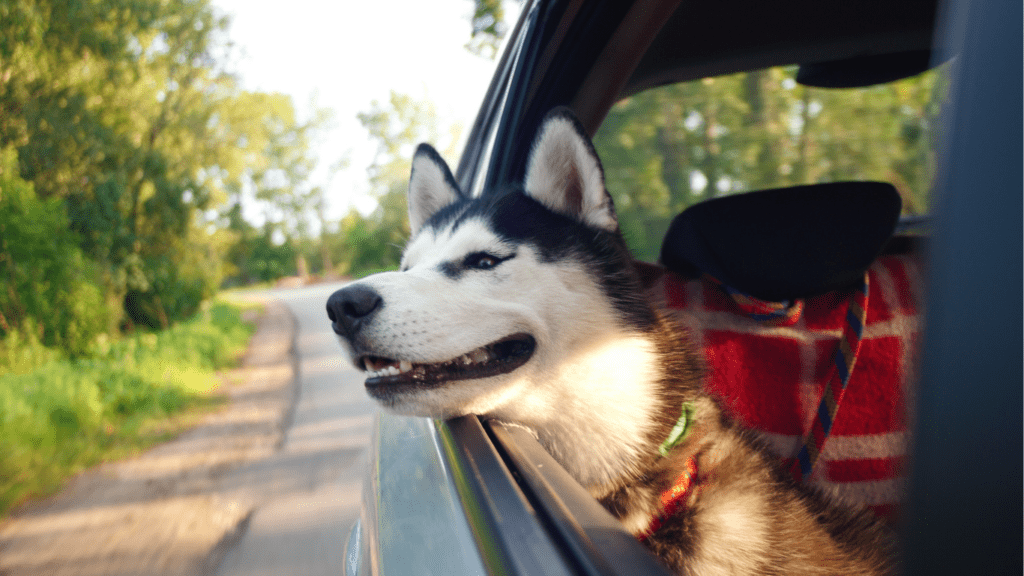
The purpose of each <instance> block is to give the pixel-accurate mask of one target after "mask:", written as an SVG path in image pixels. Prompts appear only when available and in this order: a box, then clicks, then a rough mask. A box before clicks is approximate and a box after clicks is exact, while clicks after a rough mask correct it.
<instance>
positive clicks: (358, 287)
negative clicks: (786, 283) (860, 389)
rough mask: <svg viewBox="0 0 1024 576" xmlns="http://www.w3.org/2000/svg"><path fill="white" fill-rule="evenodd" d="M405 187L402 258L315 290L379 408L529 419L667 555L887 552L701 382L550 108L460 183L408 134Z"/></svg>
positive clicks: (886, 566)
mask: <svg viewBox="0 0 1024 576" xmlns="http://www.w3.org/2000/svg"><path fill="white" fill-rule="evenodd" d="M408 200H409V221H410V228H411V231H412V236H411V239H410V241H409V243H408V245H407V247H406V249H405V253H404V255H403V258H402V263H401V269H400V270H399V271H397V272H384V273H381V274H376V275H373V276H370V277H368V278H365V279H363V280H362V281H360V282H357V283H354V284H351V285H349V286H347V287H345V288H343V289H341V290H339V291H337V292H336V293H334V294H333V295H332V296H331V297H330V299H329V300H328V303H327V312H328V316H329V317H330V319H331V322H332V323H333V327H334V330H335V332H337V333H338V334H339V335H340V336H341V341H342V345H343V347H344V348H345V349H346V351H347V353H348V354H349V357H350V358H351V360H352V362H353V363H354V364H355V366H356V367H357V368H360V369H362V370H365V371H366V384H365V385H366V390H367V392H368V393H369V394H370V396H372V397H373V398H374V399H376V400H377V401H378V402H379V403H380V404H381V405H382V406H383V407H384V408H385V409H387V410H390V411H392V412H395V413H399V414H410V415H419V416H430V417H438V418H450V417H455V416H462V415H467V414H476V415H479V416H481V417H484V418H488V419H493V420H500V421H503V422H509V423H513V424H515V425H518V426H523V427H526V428H528V429H529V430H531V431H532V433H533V434H534V435H535V436H536V437H537V438H538V440H539V441H540V442H541V443H542V444H543V446H544V447H545V448H546V449H547V450H548V451H549V452H550V453H551V455H552V456H554V458H555V459H556V460H558V461H559V462H560V463H561V464H562V466H563V467H565V469H566V470H567V471H568V472H569V473H570V474H572V476H574V477H575V478H576V480H578V481H579V482H580V484H582V485H583V486H584V487H586V488H587V489H588V490H589V491H590V493H591V494H593V495H594V497H595V498H597V499H598V500H599V501H600V502H601V503H602V504H603V505H604V506H605V508H607V509H608V510H609V511H610V512H611V513H612V514H613V515H615V516H616V517H618V518H619V519H620V520H621V521H622V523H623V525H624V526H625V528H626V529H627V530H629V531H630V532H632V533H633V534H635V535H636V536H637V537H639V538H640V539H641V540H642V541H643V542H644V544H645V545H647V546H648V547H649V548H650V549H651V550H652V551H653V552H654V553H655V554H657V555H658V556H659V557H660V558H661V559H662V560H663V561H664V562H665V563H667V564H668V565H669V566H670V567H671V568H672V569H673V570H675V571H677V572H678V573H680V574H693V575H718V574H780V575H781V574H821V575H826V574H885V573H891V572H893V571H894V568H893V564H892V562H891V560H890V557H891V556H892V544H891V541H890V537H889V535H888V533H887V531H886V529H885V528H883V527H882V526H881V525H880V524H879V523H876V521H875V520H874V517H873V516H872V515H871V514H870V513H868V512H863V511H851V510H847V509H845V508H842V507H840V506H838V505H836V504H834V503H830V502H829V501H828V500H827V499H826V498H824V497H823V496H821V495H819V494H817V493H815V492H812V491H811V490H810V489H807V488H805V487H803V486H801V485H798V484H796V483H794V481H793V480H791V479H790V478H789V477H788V475H787V474H785V473H783V471H782V470H781V469H780V468H779V467H778V465H777V464H776V459H775V457H773V456H771V455H770V454H769V453H768V452H767V450H766V449H765V448H764V446H763V445H762V443H761V441H760V440H759V439H758V437H757V436H756V435H755V433H753V432H752V431H750V430H746V429H743V428H740V427H738V426H737V425H736V424H735V423H733V421H732V420H730V419H729V417H728V416H727V415H726V414H725V413H724V412H723V410H722V409H721V408H720V407H719V404H718V403H717V402H716V401H715V399H714V398H711V397H709V396H708V395H706V394H705V393H704V392H703V391H702V389H701V384H700V380H701V369H700V366H699V364H698V362H697V360H696V356H695V354H694V353H693V352H692V351H691V350H690V349H689V348H688V347H687V343H686V338H685V335H684V334H683V332H682V331H680V330H679V329H678V328H676V327H675V326H674V325H673V324H672V323H671V322H670V321H669V320H668V319H667V318H666V317H665V316H663V315H662V314H661V313H660V312H659V311H658V310H656V309H654V308H653V307H652V306H651V304H650V303H648V301H647V299H646V298H645V296H644V292H643V290H642V288H641V285H640V279H639V277H638V275H637V272H636V269H635V267H634V264H633V260H632V258H631V256H630V254H629V251H628V250H627V248H626V245H625V242H624V241H623V238H622V235H621V233H620V231H619V225H618V221H617V219H616V215H615V209H614V206H613V204H612V199H611V197H610V196H609V195H608V193H607V191H606V190H605V184H604V174H603V171H602V168H601V163H600V161H599V160H598V157H597V154H596V152H595V150H594V147H593V145H592V144H591V142H590V140H589V138H588V137H587V136H586V134H585V133H584V131H583V129H582V128H581V126H580V125H579V123H578V122H577V121H576V119H575V118H574V117H573V116H572V114H571V113H570V112H569V111H568V110H567V109H557V110H555V111H553V112H552V113H551V114H549V115H548V116H547V118H546V119H545V120H544V121H543V123H542V125H541V127H540V129H539V131H538V135H537V137H536V139H535V141H534V143H533V148H532V150H531V153H530V158H529V161H528V166H527V170H526V177H525V180H524V182H523V185H522V186H521V187H510V188H508V189H506V190H499V191H492V192H490V193H486V194H484V195H482V196H481V197H479V198H470V197H467V196H465V195H464V194H463V193H462V192H461V191H460V190H459V188H458V186H457V185H456V183H455V180H454V178H453V177H452V174H451V172H450V170H449V169H448V166H447V165H446V164H445V162H444V161H443V160H442V159H441V157H440V156H439V155H438V154H437V152H436V151H435V150H434V149H433V148H431V147H430V146H428V145H426V144H423V145H420V147H419V148H418V149H417V151H416V154H415V157H414V159H413V163H412V176H411V178H410V182H409V197H408ZM666 494H669V495H671V496H672V498H669V499H668V500H666V499H665V498H664V495H666ZM666 501H667V502H670V504H668V505H666V503H665V502H666ZM667 508H669V509H667Z"/></svg>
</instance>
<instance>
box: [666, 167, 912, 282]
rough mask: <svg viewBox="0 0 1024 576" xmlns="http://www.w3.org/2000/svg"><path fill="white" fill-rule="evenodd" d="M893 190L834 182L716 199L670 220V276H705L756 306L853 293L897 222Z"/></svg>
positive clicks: (885, 186)
mask: <svg viewBox="0 0 1024 576" xmlns="http://www.w3.org/2000/svg"><path fill="white" fill-rule="evenodd" d="M900 208H901V202H900V197H899V194H898V193H897V192H896V189H895V188H893V187H892V185H890V184H885V183H882V182H836V183H831V184H812V185H809V186H794V187H792V188H779V189H775V190H764V191H760V192H750V193H747V194H737V195H733V196H723V197H721V198H715V199H713V200H708V201H706V202H702V203H700V204H696V205H694V206H691V207H690V208H687V209H686V210H685V211H684V212H683V213H682V214H680V215H679V216H676V218H675V220H673V221H672V225H671V226H670V227H669V230H668V233H667V234H666V235H665V242H664V244H662V247H661V262H662V264H664V265H665V267H666V268H668V269H669V270H672V271H674V272H677V273H680V274H684V275H693V274H694V272H704V273H707V274H710V275H711V276H714V277H715V278H717V279H718V280H719V281H721V282H722V283H724V284H726V285H728V286H731V287H732V288H735V289H737V290H739V291H741V292H744V293H746V294H749V295H751V296H754V297H756V298H760V299H762V300H770V301H775V302H778V301H782V300H791V299H794V298H806V297H809V296H815V295H818V294H824V293H825V292H829V291H832V290H839V289H843V288H847V287H849V286H852V285H854V284H856V283H857V281H859V280H860V279H861V278H862V277H863V275H864V271H865V270H867V268H868V267H869V266H870V265H871V262H872V261H874V259H875V258H876V257H878V255H879V254H880V253H881V252H882V248H883V247H884V246H885V243H886V241H887V240H888V239H889V237H890V236H891V235H892V233H893V230H894V229H895V227H896V223H897V221H898V220H899V215H900Z"/></svg>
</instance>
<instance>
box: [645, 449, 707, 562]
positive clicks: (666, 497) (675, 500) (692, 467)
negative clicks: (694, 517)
mask: <svg viewBox="0 0 1024 576" xmlns="http://www.w3.org/2000/svg"><path fill="white" fill-rule="evenodd" d="M696 479H697V461H696V460H695V459H694V457H693V456H690V457H689V458H687V459H686V462H685V463H684V469H683V473H682V474H680V475H679V477H678V478H676V481H675V482H673V483H672V486H671V487H670V488H669V489H668V490H665V491H664V492H662V493H661V510H660V511H659V512H658V513H657V514H655V515H654V517H653V518H651V523H650V524H649V525H648V526H647V530H644V531H643V532H641V533H640V534H638V535H637V539H638V540H640V541H641V542H643V541H644V540H646V539H647V538H649V537H650V536H651V534H654V533H655V532H657V531H658V529H659V528H661V525H662V524H663V523H664V522H665V520H667V519H668V518H670V517H671V516H672V515H674V514H676V513H677V512H679V511H680V510H682V509H683V508H684V507H685V506H686V499H687V498H688V497H689V496H690V495H691V494H692V493H693V490H694V488H696V482H695V480H696Z"/></svg>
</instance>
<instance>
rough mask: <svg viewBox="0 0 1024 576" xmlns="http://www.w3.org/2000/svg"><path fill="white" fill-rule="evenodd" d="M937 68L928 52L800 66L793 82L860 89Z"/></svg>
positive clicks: (876, 56) (880, 55)
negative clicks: (934, 66)
mask: <svg viewBox="0 0 1024 576" xmlns="http://www.w3.org/2000/svg"><path fill="white" fill-rule="evenodd" d="M936 64H938V63H935V62H932V52H931V50H912V51H909V52H898V53H896V54H876V55H872V56H859V57H856V58H848V59H846V60H834V61H831V62H816V63H813V64H801V65H800V68H799V69H797V72H796V81H797V83H799V84H803V85H804V86H813V87H816V88H863V87H867V86H874V85H876V84H885V83H887V82H894V81H896V80H902V79H904V78H910V77H911V76H917V75H918V74H920V73H922V72H925V71H927V70H928V69H929V68H931V67H932V66H933V65H936Z"/></svg>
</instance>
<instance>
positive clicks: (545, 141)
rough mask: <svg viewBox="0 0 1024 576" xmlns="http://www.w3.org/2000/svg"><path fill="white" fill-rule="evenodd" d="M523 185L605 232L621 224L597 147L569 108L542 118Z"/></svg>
mask: <svg viewBox="0 0 1024 576" xmlns="http://www.w3.org/2000/svg"><path fill="white" fill-rule="evenodd" d="M523 185H524V187H525V188H526V193H527V194H528V195H529V196H531V197H533V198H534V199H535V200H537V201H538V202H540V203H541V204H544V205H545V206H547V207H548V208H550V209H552V210H554V211H555V212H559V213H561V214H565V215H566V216H570V217H572V218H575V219H576V220H579V221H582V222H583V223H585V224H589V225H590V226H595V227H597V228H602V229H604V230H608V231H609V232H615V231H616V230H618V228H619V223H618V220H617V219H616V217H615V205H614V204H613V203H612V198H611V196H609V195H608V191H607V190H606V189H605V186H604V170H603V169H602V168H601V161H600V160H599V159H598V158H597V151H595V150H594V145H593V144H592V143H591V142H590V138H588V137H587V134H586V132H585V131H584V130H583V126H581V125H580V123H579V121H578V120H576V117H575V116H574V115H573V114H572V112H571V111H570V110H569V109H568V108H564V107H560V108H555V109H554V110H552V111H551V112H549V113H548V115H547V116H546V117H545V118H544V121H543V122H541V126H540V130H538V131H537V137H536V138H535V139H534V141H533V149H532V150H531V151H530V160H529V162H528V163H527V165H526V179H525V181H524V183H523Z"/></svg>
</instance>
